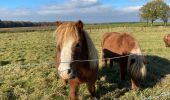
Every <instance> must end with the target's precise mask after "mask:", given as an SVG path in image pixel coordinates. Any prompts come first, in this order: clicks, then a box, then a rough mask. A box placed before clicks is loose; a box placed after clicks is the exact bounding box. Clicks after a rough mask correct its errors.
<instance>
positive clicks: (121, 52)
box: [102, 32, 146, 90]
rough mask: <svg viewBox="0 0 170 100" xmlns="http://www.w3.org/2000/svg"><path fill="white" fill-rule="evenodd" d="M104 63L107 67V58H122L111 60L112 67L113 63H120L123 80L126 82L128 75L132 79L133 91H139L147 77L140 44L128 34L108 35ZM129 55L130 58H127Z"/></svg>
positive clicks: (106, 35)
mask: <svg viewBox="0 0 170 100" xmlns="http://www.w3.org/2000/svg"><path fill="white" fill-rule="evenodd" d="M102 53H103V59H105V60H103V61H105V66H107V60H108V59H106V58H111V57H121V56H124V57H122V58H117V59H109V60H110V67H111V66H113V61H116V62H118V63H119V66H120V73H121V75H120V77H121V80H125V75H126V74H127V73H128V74H129V76H130V79H131V86H132V89H133V90H138V89H139V81H140V80H141V79H142V78H143V77H144V76H145V75H146V67H145V63H146V61H145V58H144V56H143V55H142V53H141V50H140V47H139V44H138V42H137V40H135V39H134V38H133V37H132V36H131V35H130V34H127V33H122V34H121V33H116V32H111V33H106V34H104V36H103V41H102ZM127 55H129V56H127Z"/></svg>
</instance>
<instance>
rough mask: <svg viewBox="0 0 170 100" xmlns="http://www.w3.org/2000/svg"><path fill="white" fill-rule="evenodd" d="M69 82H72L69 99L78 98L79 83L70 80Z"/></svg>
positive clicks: (75, 99) (76, 99)
mask: <svg viewBox="0 0 170 100" xmlns="http://www.w3.org/2000/svg"><path fill="white" fill-rule="evenodd" d="M69 83H70V92H69V100H78V96H77V92H78V87H79V84H78V83H77V82H74V81H69Z"/></svg>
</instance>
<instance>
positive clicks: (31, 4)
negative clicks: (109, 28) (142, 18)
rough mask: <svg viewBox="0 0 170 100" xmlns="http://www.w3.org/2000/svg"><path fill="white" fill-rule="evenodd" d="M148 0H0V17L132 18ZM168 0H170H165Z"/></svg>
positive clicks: (94, 20) (97, 20)
mask: <svg viewBox="0 0 170 100" xmlns="http://www.w3.org/2000/svg"><path fill="white" fill-rule="evenodd" d="M149 1H151V0H1V3H0V19H1V20H14V21H35V22H39V21H57V20H65V21H66V20H71V21H75V20H79V19H81V20H82V21H84V22H86V23H101V22H136V21H139V12H138V10H139V8H140V7H141V6H143V5H144V4H146V3H147V2H149ZM165 2H166V3H167V4H170V0H166V1H165Z"/></svg>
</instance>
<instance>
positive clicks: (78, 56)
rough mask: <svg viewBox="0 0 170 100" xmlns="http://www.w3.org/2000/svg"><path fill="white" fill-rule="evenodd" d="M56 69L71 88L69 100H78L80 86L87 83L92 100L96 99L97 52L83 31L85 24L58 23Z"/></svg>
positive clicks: (80, 22)
mask: <svg viewBox="0 0 170 100" xmlns="http://www.w3.org/2000/svg"><path fill="white" fill-rule="evenodd" d="M56 23H57V29H56V31H55V33H56V62H57V64H56V68H57V70H58V74H59V76H60V77H61V79H63V80H65V81H67V82H68V84H69V86H70V91H69V99H70V100H77V99H78V96H77V92H78V89H79V86H80V84H82V83H86V84H87V87H88V90H89V92H90V95H91V98H94V97H96V93H95V82H96V79H97V73H98V61H87V60H91V59H98V55H97V50H96V48H95V46H94V44H93V42H92V40H91V38H90V37H89V35H88V34H87V32H86V31H85V30H84V29H83V26H84V24H83V22H82V21H81V20H79V21H77V22H71V21H70V22H69V21H65V22H60V21H58V22H56Z"/></svg>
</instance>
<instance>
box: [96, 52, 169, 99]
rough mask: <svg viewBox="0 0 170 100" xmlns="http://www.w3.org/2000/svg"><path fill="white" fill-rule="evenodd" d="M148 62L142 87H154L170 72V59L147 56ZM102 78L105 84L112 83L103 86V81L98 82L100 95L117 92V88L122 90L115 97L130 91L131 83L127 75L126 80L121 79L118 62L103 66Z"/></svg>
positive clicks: (100, 71) (101, 70)
mask: <svg viewBox="0 0 170 100" xmlns="http://www.w3.org/2000/svg"><path fill="white" fill-rule="evenodd" d="M146 58H147V61H148V64H147V66H146V67H147V76H146V78H145V79H144V80H142V81H141V89H145V88H149V87H153V86H155V85H156V83H158V82H160V81H161V79H163V78H164V77H165V76H166V75H167V74H170V60H168V59H166V58H162V57H159V56H154V55H153V56H151V55H148V56H146ZM99 73H100V75H99V76H100V80H102V78H103V80H104V81H103V82H104V83H103V84H112V85H109V86H102V82H100V83H98V84H99V88H98V90H97V94H98V95H99V97H102V96H103V95H105V94H107V93H109V92H115V91H116V89H120V91H118V92H115V93H116V95H115V98H119V97H120V96H122V95H124V94H125V93H126V92H128V91H129V89H130V86H131V83H130V79H129V77H128V75H127V77H126V81H123V82H122V81H121V80H120V72H119V66H118V64H117V63H114V65H113V67H102V68H101V69H100V70H99Z"/></svg>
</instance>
